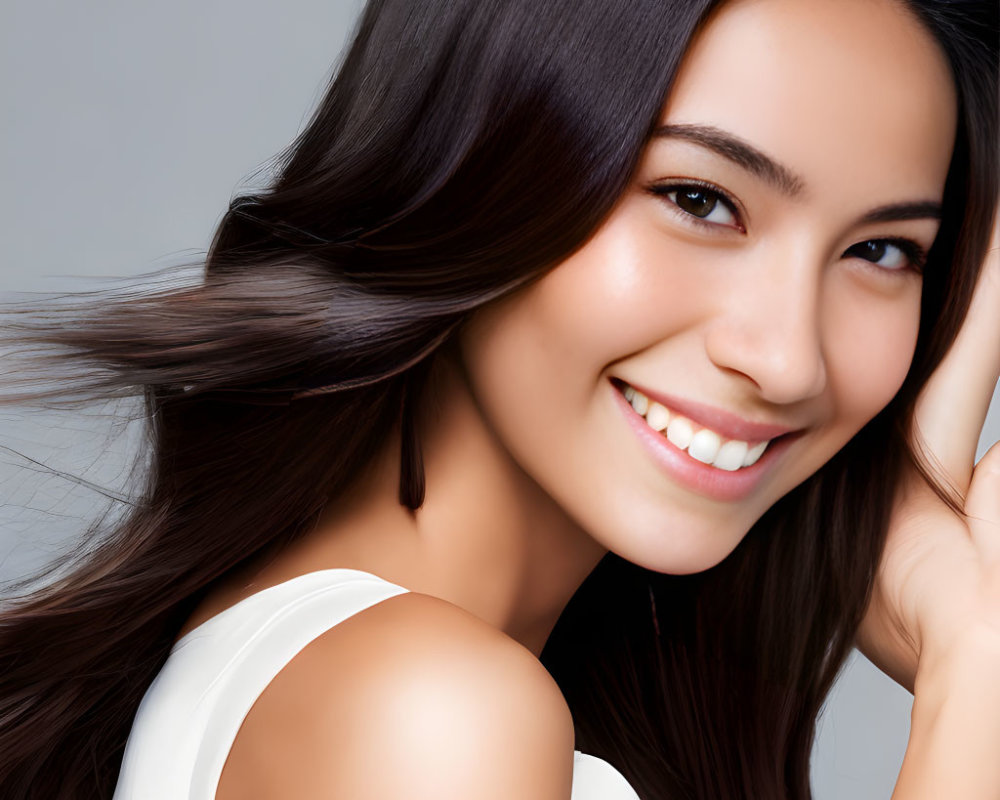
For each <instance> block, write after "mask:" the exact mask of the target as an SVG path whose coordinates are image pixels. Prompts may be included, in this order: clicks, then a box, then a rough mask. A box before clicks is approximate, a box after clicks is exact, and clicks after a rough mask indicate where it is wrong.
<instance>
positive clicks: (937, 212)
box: [653, 123, 941, 224]
mask: <svg viewBox="0 0 1000 800" xmlns="http://www.w3.org/2000/svg"><path fill="white" fill-rule="evenodd" d="M653 136H654V137H655V138H661V139H671V138H673V139H685V140H687V141H689V142H694V143H695V144H699V145H701V146H702V147H706V148H708V149H709V150H712V151H713V152H716V153H718V154H719V155H721V156H723V157H724V158H727V159H729V160H730V161H732V162H733V163H734V164H736V165H737V166H739V167H742V168H743V169H745V170H746V171H747V172H749V173H751V174H752V175H756V176H757V177H758V178H761V179H763V180H764V181H766V182H767V183H769V184H771V185H772V186H774V187H775V188H777V189H779V190H780V191H781V192H782V193H784V194H786V195H788V196H789V197H797V196H799V195H801V194H802V193H803V192H804V191H805V181H804V180H803V179H802V177H801V176H799V175H798V174H796V173H795V172H794V171H793V170H791V169H789V168H788V167H786V166H785V165H784V164H781V163H779V162H778V161H775V160H774V159H773V158H771V156H769V155H767V154H766V153H763V152H761V151H760V150H758V149H757V148H756V147H754V146H753V145H752V144H750V143H749V142H746V141H744V140H743V139H740V138H739V137H738V136H735V135H733V134H731V133H728V132H727V131H724V130H722V129H721V128H716V127H715V126H714V125H695V124H682V123H678V124H673V125H661V126H660V127H658V128H656V129H655V130H654V131H653ZM911 219H941V204H940V203H938V202H935V201H933V200H922V201H917V202H909V203H890V204H888V205H884V206H879V207H878V208H874V209H872V210H871V211H869V212H867V213H865V214H864V215H863V216H862V217H861V218H860V219H859V220H858V224H866V223H875V222H900V221H904V220H911Z"/></svg>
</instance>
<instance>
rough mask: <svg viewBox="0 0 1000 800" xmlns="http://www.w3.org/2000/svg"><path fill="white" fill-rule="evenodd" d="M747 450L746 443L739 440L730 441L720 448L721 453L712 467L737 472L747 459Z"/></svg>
mask: <svg viewBox="0 0 1000 800" xmlns="http://www.w3.org/2000/svg"><path fill="white" fill-rule="evenodd" d="M747 450H748V448H747V443H746V442H741V441H739V440H738V439H730V440H729V441H728V442H726V443H725V444H724V445H722V447H720V448H719V453H718V455H716V457H715V460H714V461H713V462H712V466H713V467H718V468H719V469H724V470H726V471H727V472H735V471H736V470H738V469H739V468H740V467H742V466H743V459H745V458H746V455H747ZM747 466H749V464H748V465H747Z"/></svg>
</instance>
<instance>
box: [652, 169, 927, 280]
mask: <svg viewBox="0 0 1000 800" xmlns="http://www.w3.org/2000/svg"><path fill="white" fill-rule="evenodd" d="M648 189H649V191H650V192H651V193H652V194H654V195H655V196H657V197H661V198H663V199H664V200H665V201H666V205H667V206H668V208H669V209H670V210H671V212H672V213H674V214H676V215H677V216H678V217H679V218H681V219H683V221H684V222H685V223H686V224H691V225H694V226H696V227H698V228H701V229H703V230H710V231H717V230H718V229H719V228H720V227H722V228H733V229H734V230H737V231H739V232H740V233H746V228H744V227H743V223H742V221H741V220H740V216H741V215H740V211H739V207H738V206H737V204H736V203H735V202H734V201H733V200H732V199H731V198H730V197H729V195H728V194H726V193H725V192H724V191H723V190H722V189H720V188H719V187H718V186H715V185H714V184H711V183H708V182H706V181H699V180H693V179H688V180H686V181H684V182H683V183H654V184H651V185H650V186H649V187H648ZM684 189H698V190H701V191H703V192H706V193H708V194H710V195H714V196H715V197H716V198H717V199H718V200H719V202H721V203H722V204H723V205H724V206H725V207H726V208H727V209H729V211H730V213H731V214H732V215H733V217H735V218H736V221H737V224H736V225H733V226H730V225H723V224H721V223H718V222H706V221H705V220H703V219H700V218H699V217H697V216H696V215H694V214H691V213H689V212H687V211H685V210H684V209H683V208H681V207H680V206H678V205H677V204H676V203H675V202H674V201H673V200H671V199H670V198H669V197H668V195H670V194H673V193H675V192H679V191H683V190H684ZM868 242H878V243H881V244H888V245H892V246H893V247H898V248H899V249H900V250H901V251H902V253H903V254H904V255H905V256H906V258H907V260H908V261H909V265H908V266H907V267H897V268H888V267H880V266H878V265H877V264H876V263H875V262H873V261H869V260H868V259H865V258H861V259H860V260H861V261H863V262H864V263H865V264H866V265H867V266H868V267H870V268H871V269H872V270H874V271H875V272H880V273H883V274H884V273H887V272H888V273H893V272H899V273H904V272H907V271H909V270H914V271H916V272H918V273H921V272H923V269H924V266H925V265H926V262H927V254H926V253H925V252H924V248H923V247H921V246H920V245H919V244H917V243H916V242H915V241H913V240H912V239H902V238H899V237H892V236H884V237H881V238H877V239H865V240H864V241H861V242H857V243H855V244H853V245H851V247H849V248H847V250H845V251H844V252H845V253H846V252H847V251H848V250H851V249H853V248H855V247H858V246H859V245H863V244H867V243H868Z"/></svg>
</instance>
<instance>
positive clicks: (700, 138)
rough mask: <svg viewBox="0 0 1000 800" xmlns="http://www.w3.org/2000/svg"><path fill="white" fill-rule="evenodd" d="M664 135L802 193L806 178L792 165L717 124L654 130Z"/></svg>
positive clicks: (792, 192)
mask: <svg viewBox="0 0 1000 800" xmlns="http://www.w3.org/2000/svg"><path fill="white" fill-rule="evenodd" d="M653 136H654V137H656V138H660V139H686V140H687V141H689V142H694V143H695V144H700V145H701V146H702V147H707V148H708V149H709V150H713V151H714V152H716V153H718V154H719V155H720V156H723V157H725V158H728V159H729V160H730V161H732V162H733V163H734V164H736V165H737V166H740V167H742V168H743V169H745V170H746V171H747V172H749V173H751V174H753V175H756V176H757V177H758V178H762V179H763V180H765V181H767V182H768V183H770V184H771V185H772V186H774V187H776V188H777V189H780V190H781V191H782V192H783V193H784V194H786V195H788V196H789V197H795V196H797V195H800V194H802V192H803V190H804V189H805V181H804V180H802V178H801V177H799V176H798V175H796V174H795V173H794V172H793V171H792V170H790V169H789V168H788V167H786V166H784V165H782V164H779V163H778V162H777V161H775V160H774V159H773V158H771V157H770V156H769V155H766V154H764V153H762V152H761V151H760V150H758V149H757V148H756V147H754V146H753V145H752V144H750V143H749V142H745V141H743V140H742V139H740V138H739V137H737V136H733V134H731V133H727V132H726V131H724V130H721V129H719V128H716V127H715V126H713V125H690V124H675V125H661V126H660V127H658V128H656V130H654V131H653Z"/></svg>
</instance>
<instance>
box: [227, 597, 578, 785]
mask: <svg viewBox="0 0 1000 800" xmlns="http://www.w3.org/2000/svg"><path fill="white" fill-rule="evenodd" d="M572 770H573V723H572V718H571V716H570V712H569V708H568V707H567V705H566V701H565V700H564V698H563V696H562V693H561V692H560V691H559V687H558V686H557V685H556V683H555V681H554V680H553V679H552V677H551V676H550V675H549V673H548V672H547V671H546V670H545V668H544V667H543V666H542V665H541V663H540V662H539V661H538V659H537V658H535V656H534V655H533V654H532V653H531V652H530V651H528V650H527V649H526V648H524V647H523V646H521V645H520V644H519V643H518V642H516V641H514V640H513V639H511V638H510V637H508V636H506V635H505V634H503V633H502V632H500V631H497V630H496V629H495V628H493V627H492V626H490V625H488V624H486V623H485V622H483V621H482V620H480V619H478V618H477V617H475V616H474V615H472V614H470V613H468V612H466V611H464V610H463V609H461V608H458V607H457V606H454V605H452V604H451V603H448V602H445V601H443V600H440V599H438V598H435V597H430V596H428V595H423V594H416V593H406V594H402V595H398V596H395V597H392V598H390V599H388V600H385V601H383V602H381V603H378V604H377V605H375V606H372V607H371V608H368V609H366V610H364V611H362V612H360V613H358V614H356V615H354V616H352V617H350V618H348V619H347V620H345V621H344V622H342V623H340V624H339V625H337V626H336V627H334V628H332V629H331V630H329V631H327V632H326V633H325V634H323V635H322V636H320V637H319V638H318V639H316V640H315V641H313V642H312V643H310V644H309V645H308V646H307V647H305V648H304V649H303V650H302V651H301V652H299V654H298V655H296V657H295V658H293V659H292V660H291V662H289V663H288V665H286V667H285V668H284V669H283V670H282V671H281V672H280V673H279V674H278V676H277V677H276V678H275V679H274V680H273V681H272V682H271V684H270V685H269V686H268V687H267V689H266V690H265V691H264V692H263V694H261V696H260V697H259V698H258V700H257V702H256V704H255V705H254V707H253V708H252V709H251V710H250V713H249V714H248V715H247V717H246V719H245V720H244V722H243V726H242V728H241V729H240V732H239V734H238V735H237V738H236V741H235V743H234V744H233V748H232V750H231V751H230V754H229V759H228V760H227V762H226V766H225V769H224V770H223V774H222V779H221V781H220V783H219V790H218V794H217V798H218V800H230V799H231V798H236V797H243V798H245V797H254V798H262V800H263V799H264V798H272V797H273V798H285V797H351V798H355V799H356V800H388V798H393V799H394V800H395V799H397V798H400V797H407V798H412V800H424V799H425V798H426V800H430V799H431V798H434V800H452V798H454V799H455V800H458V798H462V799H463V800H466V799H467V798H470V797H475V798H481V799H482V800H494V798H496V800H499V799H500V798H505V799H506V798H510V797H518V798H523V799H524V800H569V796H570V784H571V781H572Z"/></svg>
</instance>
